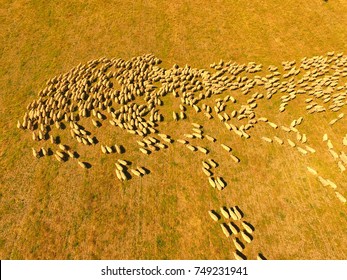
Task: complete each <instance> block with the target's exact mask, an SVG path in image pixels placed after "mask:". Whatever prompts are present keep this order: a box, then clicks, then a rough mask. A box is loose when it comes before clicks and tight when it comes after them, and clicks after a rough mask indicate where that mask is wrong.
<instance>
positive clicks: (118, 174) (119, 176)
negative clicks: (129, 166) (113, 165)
mask: <svg viewBox="0 0 347 280" xmlns="http://www.w3.org/2000/svg"><path fill="white" fill-rule="evenodd" d="M116 176H117V178H118V180H119V181H123V179H122V176H121V174H120V171H119V170H118V169H116Z"/></svg>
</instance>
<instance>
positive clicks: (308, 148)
mask: <svg viewBox="0 0 347 280" xmlns="http://www.w3.org/2000/svg"><path fill="white" fill-rule="evenodd" d="M305 147H306V150H307V151H309V152H310V153H312V154H314V153H315V152H316V150H315V149H313V148H311V147H310V146H307V145H306V146H305Z"/></svg>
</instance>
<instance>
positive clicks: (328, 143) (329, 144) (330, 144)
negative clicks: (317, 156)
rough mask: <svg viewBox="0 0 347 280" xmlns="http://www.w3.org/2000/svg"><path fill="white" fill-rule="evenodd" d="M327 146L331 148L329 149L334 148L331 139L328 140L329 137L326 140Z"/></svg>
mask: <svg viewBox="0 0 347 280" xmlns="http://www.w3.org/2000/svg"><path fill="white" fill-rule="evenodd" d="M327 146H328V148H329V149H330V150H331V149H334V145H333V143H331V141H330V139H329V140H328V142H327Z"/></svg>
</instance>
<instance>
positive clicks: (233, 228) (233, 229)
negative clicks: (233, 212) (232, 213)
mask: <svg viewBox="0 0 347 280" xmlns="http://www.w3.org/2000/svg"><path fill="white" fill-rule="evenodd" d="M228 226H229V228H230V230H231V232H232V233H233V234H238V233H239V232H240V229H239V228H238V226H237V225H235V224H234V223H233V222H229V223H228Z"/></svg>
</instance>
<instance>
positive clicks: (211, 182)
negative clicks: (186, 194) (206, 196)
mask: <svg viewBox="0 0 347 280" xmlns="http://www.w3.org/2000/svg"><path fill="white" fill-rule="evenodd" d="M208 182H209V184H210V185H211V187H212V188H214V189H215V188H216V182H215V181H214V179H213V178H212V177H209V178H208Z"/></svg>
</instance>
